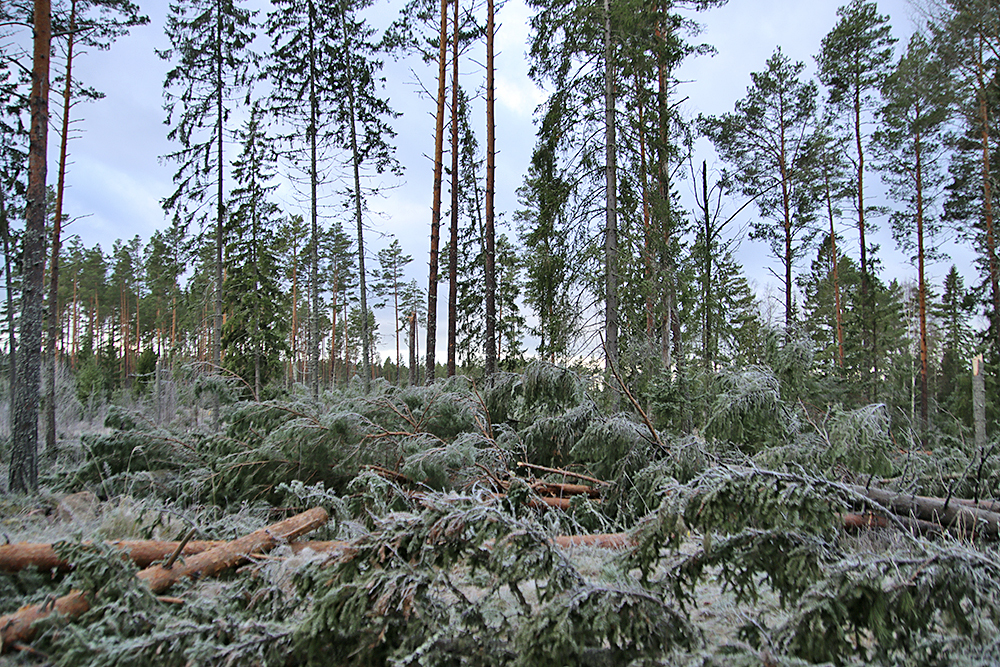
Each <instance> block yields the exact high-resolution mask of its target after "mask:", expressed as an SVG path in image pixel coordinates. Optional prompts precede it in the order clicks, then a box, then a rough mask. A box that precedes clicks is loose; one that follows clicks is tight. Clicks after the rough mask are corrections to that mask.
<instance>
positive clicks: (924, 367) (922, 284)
mask: <svg viewBox="0 0 1000 667" xmlns="http://www.w3.org/2000/svg"><path fill="white" fill-rule="evenodd" d="M920 139H921V138H920V134H919V133H918V134H917V136H916V137H915V138H914V149H915V151H914V154H915V158H916V164H915V165H914V174H915V175H916V179H917V274H918V280H919V285H918V288H917V299H918V302H917V305H918V308H919V313H920V432H921V442H922V443H925V444H926V441H927V428H928V418H929V406H928V396H927V394H928V377H927V376H928V363H927V283H926V281H925V279H924V188H923V173H922V164H921V157H922V156H921V151H920V149H921V145H920Z"/></svg>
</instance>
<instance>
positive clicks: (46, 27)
mask: <svg viewBox="0 0 1000 667" xmlns="http://www.w3.org/2000/svg"><path fill="white" fill-rule="evenodd" d="M51 43H52V16H51V8H50V4H49V0H35V7H34V48H33V54H32V62H33V66H32V70H31V97H30V98H29V100H28V104H29V107H30V109H31V133H30V142H29V147H28V192H27V209H26V211H25V229H24V243H23V248H24V274H23V285H22V288H21V295H22V296H21V335H20V338H21V346H20V349H19V352H18V354H19V355H20V359H19V360H18V363H17V391H16V393H15V396H14V401H15V408H14V428H13V433H12V438H11V441H12V442H11V452H10V478H9V483H8V488H9V489H10V490H11V491H33V490H35V489H37V488H38V394H39V386H38V385H39V380H40V377H41V352H42V298H43V293H42V290H43V287H42V279H43V276H44V269H45V172H46V149H47V140H48V128H49V58H50V51H51Z"/></svg>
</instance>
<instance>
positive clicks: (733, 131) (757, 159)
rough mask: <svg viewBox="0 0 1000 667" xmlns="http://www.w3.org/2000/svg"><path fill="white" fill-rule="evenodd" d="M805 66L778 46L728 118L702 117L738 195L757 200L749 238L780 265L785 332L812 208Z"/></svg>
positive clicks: (811, 105) (811, 98)
mask: <svg viewBox="0 0 1000 667" xmlns="http://www.w3.org/2000/svg"><path fill="white" fill-rule="evenodd" d="M804 68H805V66H804V65H803V64H802V63H801V62H799V63H793V62H792V61H791V60H789V59H788V57H787V56H785V55H784V53H782V51H781V49H780V48H779V49H778V50H777V51H775V53H774V55H772V56H771V58H769V59H768V61H767V69H766V70H765V71H763V72H754V73H752V74H751V77H752V79H753V84H752V85H751V86H749V87H748V88H747V96H746V97H745V98H743V99H742V100H739V101H738V102H737V103H736V110H735V111H734V112H733V113H728V114H724V115H723V116H719V117H703V118H702V119H701V128H702V131H703V132H705V133H706V134H707V135H708V136H709V138H710V139H711V140H712V142H713V143H714V144H715V147H716V150H718V151H719V153H720V154H721V155H722V157H723V159H724V160H726V161H727V162H728V163H729V164H731V165H732V166H733V168H734V178H735V181H736V183H737V185H738V186H739V188H740V191H741V192H742V193H743V194H744V195H746V196H747V197H749V198H753V199H754V200H755V201H756V204H757V208H758V209H759V211H760V213H761V215H762V216H763V218H764V220H762V221H759V222H756V223H754V227H753V232H752V234H751V236H752V237H753V238H757V239H761V240H764V241H766V242H767V243H768V245H769V247H770V250H771V252H772V253H773V255H774V256H775V257H776V258H777V259H778V260H779V261H780V262H781V266H782V274H781V275H778V274H776V277H778V279H779V280H780V282H781V284H782V286H783V287H784V291H785V326H786V328H788V327H791V326H792V323H793V321H794V319H795V312H794V305H793V301H792V293H793V287H794V283H793V278H792V273H793V269H794V266H795V264H796V263H797V262H798V260H799V259H800V258H801V257H802V255H803V254H804V252H805V251H806V249H807V248H808V246H809V243H810V242H811V240H812V237H813V236H814V231H813V230H812V227H811V224H812V220H813V217H814V213H815V208H816V196H815V191H814V188H813V185H814V183H815V178H814V171H813V166H814V150H813V149H814V146H813V143H812V132H813V129H814V125H815V113H816V86H815V84H813V83H812V82H805V81H802V80H801V78H800V77H801V75H802V71H803V69H804ZM774 222H777V223H778V225H777V226H776V225H774V224H773V223H774Z"/></svg>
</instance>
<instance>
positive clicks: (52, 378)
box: [45, 0, 76, 457]
mask: <svg viewBox="0 0 1000 667" xmlns="http://www.w3.org/2000/svg"><path fill="white" fill-rule="evenodd" d="M75 31H76V0H72V2H71V3H70V10H69V37H68V38H67V39H68V44H67V47H66V87H65V88H64V89H63V117H62V132H61V134H60V137H59V175H58V177H57V181H56V215H55V220H53V221H52V259H51V260H50V266H49V312H48V335H47V337H46V340H45V363H46V375H47V376H48V382H47V383H46V387H45V391H46V396H45V449H46V451H47V452H48V455H49V456H51V457H55V454H56V337H57V336H58V335H59V244H60V242H61V238H60V237H61V235H62V216H63V193H64V192H65V189H66V144H67V143H69V110H70V102H71V100H72V96H73V88H72V83H73V43H74V38H75V37H76V32H75Z"/></svg>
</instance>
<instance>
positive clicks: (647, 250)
mask: <svg viewBox="0 0 1000 667" xmlns="http://www.w3.org/2000/svg"><path fill="white" fill-rule="evenodd" d="M635 92H636V95H640V92H641V90H640V84H639V74H638V72H637V73H636V75H635ZM648 174H649V170H648V165H647V164H646V119H645V118H644V114H643V104H642V102H641V101H640V103H639V178H640V179H641V190H642V268H643V278H644V279H645V281H646V299H645V302H646V335H647V336H649V337H650V338H652V336H653V284H652V283H653V256H652V243H651V242H650V241H651V240H652V239H651V231H652V230H651V229H650V212H649V187H648V186H647V176H648Z"/></svg>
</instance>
